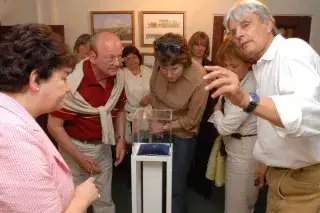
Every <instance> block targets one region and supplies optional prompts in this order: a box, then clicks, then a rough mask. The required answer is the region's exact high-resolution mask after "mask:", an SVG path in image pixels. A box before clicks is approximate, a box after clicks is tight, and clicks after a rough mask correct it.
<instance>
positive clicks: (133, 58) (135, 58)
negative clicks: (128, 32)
mask: <svg viewBox="0 0 320 213" xmlns="http://www.w3.org/2000/svg"><path fill="white" fill-rule="evenodd" d="M123 60H127V61H128V62H131V61H135V60H139V58H138V57H137V56H131V57H125V58H123Z"/></svg>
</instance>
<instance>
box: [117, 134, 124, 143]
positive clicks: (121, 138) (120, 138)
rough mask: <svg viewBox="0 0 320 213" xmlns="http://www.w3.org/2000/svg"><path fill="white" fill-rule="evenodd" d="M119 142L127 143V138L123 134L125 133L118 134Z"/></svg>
mask: <svg viewBox="0 0 320 213" xmlns="http://www.w3.org/2000/svg"><path fill="white" fill-rule="evenodd" d="M117 142H118V143H125V138H124V136H123V135H121V136H118V139H117Z"/></svg>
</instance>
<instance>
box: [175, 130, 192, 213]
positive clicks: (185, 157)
mask: <svg viewBox="0 0 320 213" xmlns="http://www.w3.org/2000/svg"><path fill="white" fill-rule="evenodd" d="M172 139H173V140H172V141H173V159H172V213H188V198H187V175H188V172H189V169H190V165H191V162H192V157H193V153H194V148H195V145H196V136H194V137H192V138H180V137H178V136H173V137H172Z"/></svg>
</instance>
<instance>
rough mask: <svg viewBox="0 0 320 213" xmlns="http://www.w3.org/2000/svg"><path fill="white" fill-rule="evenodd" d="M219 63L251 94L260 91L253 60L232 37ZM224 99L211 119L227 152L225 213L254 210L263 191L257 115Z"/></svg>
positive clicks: (219, 58) (219, 55)
mask: <svg viewBox="0 0 320 213" xmlns="http://www.w3.org/2000/svg"><path fill="white" fill-rule="evenodd" d="M217 62H218V65H219V66H222V67H225V68H227V69H229V70H231V71H233V72H234V73H236V74H237V75H238V77H239V79H240V80H241V88H242V89H243V90H244V91H246V92H248V93H249V92H254V91H255V90H256V79H255V77H254V75H253V73H252V71H251V65H252V63H251V62H250V61H249V60H247V59H246V57H245V56H244V55H243V53H242V52H240V50H239V49H238V48H237V46H236V45H235V44H234V43H233V41H231V40H229V39H228V38H227V39H225V41H224V42H223V43H222V45H221V46H220V47H219V50H218V52H217ZM222 99H224V98H222V97H220V98H219V101H218V103H217V104H216V106H215V107H214V113H213V114H212V116H211V117H210V119H209V121H210V122H212V123H213V124H214V126H215V127H216V128H217V130H218V132H219V133H220V134H221V135H223V136H224V138H223V141H224V144H225V149H226V152H227V159H226V188H225V191H226V193H225V213H235V212H237V213H252V212H253V211H254V205H255V203H256V200H257V198H258V193H259V189H258V188H257V187H255V186H254V170H255V168H256V166H257V165H258V162H257V161H256V160H255V159H254V157H253V148H254V145H255V142H256V139H257V121H256V117H255V116H254V115H251V114H249V113H246V112H244V111H243V109H241V108H239V107H237V106H234V105H232V104H231V102H230V101H228V100H225V101H222ZM222 108H223V109H224V110H223V112H222Z"/></svg>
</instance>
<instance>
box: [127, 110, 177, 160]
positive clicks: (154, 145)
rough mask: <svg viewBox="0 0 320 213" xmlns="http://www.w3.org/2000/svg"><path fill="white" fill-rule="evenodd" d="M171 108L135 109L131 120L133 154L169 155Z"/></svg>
mask: <svg viewBox="0 0 320 213" xmlns="http://www.w3.org/2000/svg"><path fill="white" fill-rule="evenodd" d="M171 121H172V110H159V109H145V108H141V109H138V110H137V111H136V113H135V114H134V116H133V121H132V133H133V150H132V151H133V154H134V155H135V154H136V155H140V156H169V155H170V152H171V144H172V130H171V129H170V127H169V128H164V126H165V127H166V124H167V123H170V122H171Z"/></svg>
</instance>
